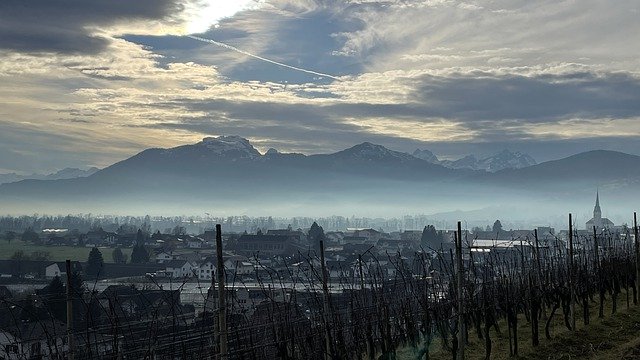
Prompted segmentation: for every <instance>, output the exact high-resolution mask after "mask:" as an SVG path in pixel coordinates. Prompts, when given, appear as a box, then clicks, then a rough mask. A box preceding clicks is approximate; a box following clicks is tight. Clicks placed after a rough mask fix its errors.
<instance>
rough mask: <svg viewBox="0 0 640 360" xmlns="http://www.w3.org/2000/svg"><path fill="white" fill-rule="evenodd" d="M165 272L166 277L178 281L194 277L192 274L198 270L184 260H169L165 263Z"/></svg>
mask: <svg viewBox="0 0 640 360" xmlns="http://www.w3.org/2000/svg"><path fill="white" fill-rule="evenodd" d="M165 266H166V267H165V272H166V274H167V275H168V276H170V277H172V278H175V279H179V278H185V277H191V276H194V272H195V271H196V270H197V269H198V267H197V266H196V265H193V264H192V263H190V262H189V261H186V260H171V261H168V262H166V263H165Z"/></svg>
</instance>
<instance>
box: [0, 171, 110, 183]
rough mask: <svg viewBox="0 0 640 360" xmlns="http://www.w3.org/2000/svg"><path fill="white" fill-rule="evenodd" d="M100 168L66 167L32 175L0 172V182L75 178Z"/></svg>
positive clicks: (90, 173)
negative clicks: (49, 172)
mask: <svg viewBox="0 0 640 360" xmlns="http://www.w3.org/2000/svg"><path fill="white" fill-rule="evenodd" d="M98 170H100V169H98V168H97V167H91V168H89V169H86V170H82V169H78V168H64V169H62V170H60V171H57V172H55V173H51V174H36V173H34V174H31V175H19V174H16V173H8V174H0V184H4V183H10V182H16V181H21V180H27V179H33V180H60V179H73V178H78V177H86V176H90V175H93V174H95V173H96V172H97V171H98Z"/></svg>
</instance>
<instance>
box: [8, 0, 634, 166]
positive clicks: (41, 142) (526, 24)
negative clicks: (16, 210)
mask: <svg viewBox="0 0 640 360" xmlns="http://www.w3.org/2000/svg"><path fill="white" fill-rule="evenodd" d="M638 18H640V3H639V2H638V1H637V0H620V1H616V2H610V1H604V0H602V1H596V0H571V1H569V0H553V1H551V0H549V1H547V0H540V1H525V0H509V1H507V0H480V1H455V0H421V1H417V0H416V1H414V0H398V1H376V0H354V1H347V0H317V1H314V0H295V1H294V0H260V1H254V0H136V1H125V0H92V1H86V0H57V1H51V0H29V1H24V0H3V1H1V2H0V154H2V156H0V173H5V172H17V173H30V172H48V171H54V170H58V169H61V168H64V167H81V168H82V167H89V166H98V167H105V166H108V165H110V164H112V163H114V162H117V161H119V160H122V159H125V158H127V157H129V156H131V155H134V154H135V153H137V152H139V151H142V150H143V149H146V148H149V147H173V146H178V145H182V144H188V143H195V142H198V141H199V140H200V139H201V138H203V137H205V136H216V135H240V136H242V137H245V138H248V139H250V140H251V142H252V143H253V144H254V145H255V146H256V147H257V148H258V149H260V150H261V151H263V152H264V151H266V150H267V149H268V148H271V147H273V148H276V149H279V150H281V151H285V152H286V151H291V152H301V153H326V152H333V151H338V150H341V149H344V148H347V147H350V146H352V145H354V144H357V143H360V142H364V141H370V142H374V143H378V144H382V145H384V146H387V147H389V148H391V149H394V150H399V151H407V152H412V151H413V150H415V149H416V148H420V149H429V150H431V151H433V152H434V153H436V154H437V155H438V156H440V157H442V158H449V159H454V158H458V157H462V156H463V155H466V154H469V153H474V154H479V155H490V154H492V153H496V152H498V151H500V150H502V149H505V148H507V149H510V150H513V151H524V152H527V153H529V154H530V155H532V156H533V157H534V158H535V159H537V160H538V161H545V160H550V159H556V158H560V157H564V156H568V155H571V154H574V153H578V152H581V151H587V150H592V149H611V150H619V151H625V152H628V153H633V154H638V155H640V146H639V145H640V140H638V139H640V137H639V136H638V135H640V122H639V121H638V120H639V119H640V21H638ZM189 35H191V37H189ZM198 39H200V40H198ZM202 39H207V40H202ZM276 63H277V64H276ZM321 74H324V75H321Z"/></svg>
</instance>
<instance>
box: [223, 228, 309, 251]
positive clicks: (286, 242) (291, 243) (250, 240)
mask: <svg viewBox="0 0 640 360" xmlns="http://www.w3.org/2000/svg"><path fill="white" fill-rule="evenodd" d="M232 249H233V250H235V251H237V252H238V254H240V255H244V256H255V255H260V256H263V257H272V256H283V255H293V254H296V253H297V252H298V251H301V250H303V247H302V246H301V245H300V244H299V243H298V242H297V241H296V238H295V237H293V236H289V235H269V234H266V235H265V234H262V233H258V234H256V235H247V234H245V235H242V236H240V237H239V238H238V240H237V241H236V243H235V244H234V245H233V246H232Z"/></svg>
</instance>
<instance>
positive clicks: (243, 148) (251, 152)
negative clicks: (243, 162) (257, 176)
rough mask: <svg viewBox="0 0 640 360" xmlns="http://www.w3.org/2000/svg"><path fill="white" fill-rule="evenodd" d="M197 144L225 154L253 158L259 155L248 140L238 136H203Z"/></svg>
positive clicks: (219, 153)
mask: <svg viewBox="0 0 640 360" xmlns="http://www.w3.org/2000/svg"><path fill="white" fill-rule="evenodd" d="M198 145H201V146H204V147H206V148H207V149H208V150H209V151H211V152H213V153H215V154H218V155H225V156H233V157H242V158H253V157H257V156H260V152H258V150H256V149H255V148H254V147H253V145H251V143H250V142H249V140H247V139H245V138H242V137H240V136H236V135H232V136H218V137H205V138H204V139H202V142H201V143H199V144H198Z"/></svg>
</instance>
